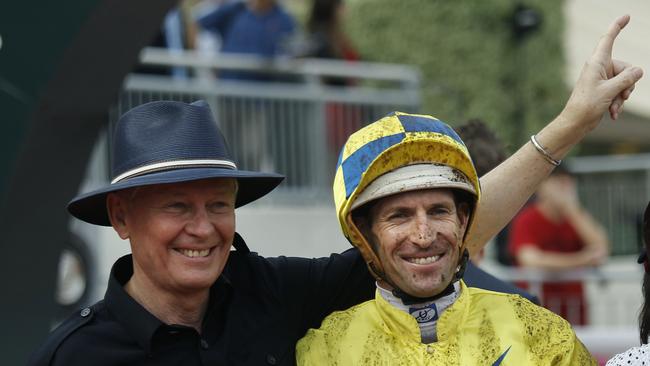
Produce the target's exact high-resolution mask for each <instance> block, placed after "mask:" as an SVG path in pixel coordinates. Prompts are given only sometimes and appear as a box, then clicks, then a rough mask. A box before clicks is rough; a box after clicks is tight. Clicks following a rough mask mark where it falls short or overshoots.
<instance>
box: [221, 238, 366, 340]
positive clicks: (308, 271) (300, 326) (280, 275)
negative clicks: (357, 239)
mask: <svg viewBox="0 0 650 366" xmlns="http://www.w3.org/2000/svg"><path fill="white" fill-rule="evenodd" d="M225 273H226V275H227V276H229V277H230V278H231V279H233V280H234V281H235V282H237V283H246V284H247V285H246V287H247V289H246V291H252V292H255V293H256V296H259V297H262V298H264V299H265V300H264V301H265V302H270V303H274V304H276V305H275V306H277V309H278V311H279V312H280V313H282V314H278V316H280V317H282V318H283V319H285V320H284V321H283V324H285V325H286V327H287V328H286V330H287V331H288V332H289V333H291V336H292V337H295V338H296V339H299V338H301V337H302V336H303V335H304V334H305V332H306V331H307V329H309V328H318V327H319V326H320V324H321V322H322V321H323V319H324V318H325V317H326V316H327V315H329V314H330V313H332V312H333V311H336V310H344V309H347V308H349V307H351V306H353V305H356V304H360V303H362V302H364V301H367V300H369V299H371V298H373V296H374V291H375V281H374V279H373V278H372V276H371V275H370V273H369V272H368V268H367V267H366V263H365V261H364V260H363V258H362V257H361V254H360V253H359V251H358V250H356V249H349V250H346V251H345V252H343V253H341V254H332V255H331V256H330V257H325V258H316V259H308V258H296V257H284V256H281V257H276V258H264V257H261V256H258V255H257V254H256V253H250V252H248V253H246V252H245V250H244V251H242V250H237V251H235V252H233V253H231V258H230V259H229V263H228V265H227V266H226V269H225ZM251 276H252V277H251ZM244 278H247V279H248V280H246V281H245V282H244V281H243V280H242V279H244Z"/></svg>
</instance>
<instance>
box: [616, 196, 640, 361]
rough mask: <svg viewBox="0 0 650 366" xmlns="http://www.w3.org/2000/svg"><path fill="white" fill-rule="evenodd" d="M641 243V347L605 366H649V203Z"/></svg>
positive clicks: (625, 353) (620, 355)
mask: <svg viewBox="0 0 650 366" xmlns="http://www.w3.org/2000/svg"><path fill="white" fill-rule="evenodd" d="M643 241H644V242H645V246H644V247H643V249H642V252H641V255H640V256H639V260H638V262H639V263H642V264H643V270H644V273H643V286H642V293H643V305H642V307H641V312H640V314H639V335H640V338H641V346H638V347H632V348H630V349H629V350H627V351H625V352H623V353H620V354H618V355H616V356H614V357H612V359H611V360H609V361H608V362H607V366H642V365H650V346H649V345H648V336H649V335H650V202H648V205H647V206H646V208H645V213H644V214H643Z"/></svg>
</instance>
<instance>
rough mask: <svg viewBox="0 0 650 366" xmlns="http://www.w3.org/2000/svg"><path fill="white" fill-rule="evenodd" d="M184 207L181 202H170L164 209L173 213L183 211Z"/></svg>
mask: <svg viewBox="0 0 650 366" xmlns="http://www.w3.org/2000/svg"><path fill="white" fill-rule="evenodd" d="M186 207H187V205H185V204H184V203H183V202H172V203H170V204H168V205H166V206H165V208H166V209H168V210H175V211H180V210H184V209H185V208H186Z"/></svg>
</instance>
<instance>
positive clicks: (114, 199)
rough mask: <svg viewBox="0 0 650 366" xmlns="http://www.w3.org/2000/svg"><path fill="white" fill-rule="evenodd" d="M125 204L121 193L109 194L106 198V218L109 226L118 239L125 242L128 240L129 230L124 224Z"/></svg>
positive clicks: (125, 223)
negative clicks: (109, 222) (108, 220)
mask: <svg viewBox="0 0 650 366" xmlns="http://www.w3.org/2000/svg"><path fill="white" fill-rule="evenodd" d="M126 205H127V202H126V200H125V199H124V197H123V195H122V194H121V192H116V193H109V194H108V197H106V208H107V210H108V218H109V219H110V220H111V226H113V229H115V232H117V235H119V236H120V238H122V239H124V240H126V239H128V238H129V228H128V225H127V222H126V214H127V206H126Z"/></svg>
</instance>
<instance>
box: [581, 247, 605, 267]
mask: <svg viewBox="0 0 650 366" xmlns="http://www.w3.org/2000/svg"><path fill="white" fill-rule="evenodd" d="M580 253H581V257H582V262H583V263H584V265H585V266H587V267H597V266H600V265H602V264H604V263H605V260H607V256H608V255H609V253H608V251H607V249H605V248H585V249H583V250H582V251H581V252H580Z"/></svg>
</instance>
